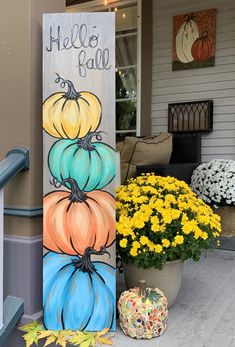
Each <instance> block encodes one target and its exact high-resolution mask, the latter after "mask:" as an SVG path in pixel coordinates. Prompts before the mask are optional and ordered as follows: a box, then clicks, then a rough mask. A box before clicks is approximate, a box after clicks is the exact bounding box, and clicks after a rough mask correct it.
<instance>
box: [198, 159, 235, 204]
mask: <svg viewBox="0 0 235 347" xmlns="http://www.w3.org/2000/svg"><path fill="white" fill-rule="evenodd" d="M191 188H192V190H193V191H194V192H195V193H196V194H198V196H199V197H200V198H201V199H202V200H204V201H205V202H207V203H209V204H212V205H214V206H215V207H216V206H219V205H222V206H224V205H233V206H235V161H234V160H224V159H215V160H212V161H210V162H209V163H205V164H201V165H200V166H198V167H197V168H196V170H194V172H193V175H192V178H191Z"/></svg>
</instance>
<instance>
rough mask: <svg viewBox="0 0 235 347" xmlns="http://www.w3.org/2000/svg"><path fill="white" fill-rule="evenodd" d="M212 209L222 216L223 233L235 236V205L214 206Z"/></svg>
mask: <svg viewBox="0 0 235 347" xmlns="http://www.w3.org/2000/svg"><path fill="white" fill-rule="evenodd" d="M212 209H213V211H214V213H216V214H218V215H219V216H220V217H221V226H222V234H223V235H225V236H230V237H231V236H235V206H220V207H219V208H214V207H212Z"/></svg>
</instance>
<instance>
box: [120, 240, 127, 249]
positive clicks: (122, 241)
mask: <svg viewBox="0 0 235 347" xmlns="http://www.w3.org/2000/svg"><path fill="white" fill-rule="evenodd" d="M119 245H120V246H121V247H122V248H126V246H127V239H126V238H124V239H122V240H120V242H119Z"/></svg>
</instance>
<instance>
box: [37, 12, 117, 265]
mask: <svg viewBox="0 0 235 347" xmlns="http://www.w3.org/2000/svg"><path fill="white" fill-rule="evenodd" d="M82 24H86V26H87V37H89V36H90V35H99V36H98V45H97V47H96V48H91V47H88V48H85V49H84V50H85V52H86V57H87V59H90V58H94V57H95V53H96V50H97V49H98V48H100V49H101V50H103V49H105V48H108V49H109V53H110V58H109V65H110V66H111V67H110V69H109V70H98V69H96V70H95V69H93V70H89V69H87V76H86V77H81V76H80V75H79V69H78V54H79V52H80V51H81V49H82V48H81V49H75V48H71V49H68V50H67V49H61V50H58V46H57V43H56V42H54V43H53V44H52V47H53V49H52V51H51V52H49V51H48V50H47V49H46V47H47V48H50V27H51V28H52V32H53V36H54V37H56V33H57V30H58V26H60V36H61V42H63V40H64V38H65V37H68V38H71V28H72V27H73V26H74V25H78V26H81V25H82ZM77 42H78V41H77ZM86 42H87V40H86ZM61 47H62V46H61ZM56 73H58V74H59V75H60V76H61V77H63V78H64V79H69V80H71V81H73V82H74V85H75V88H76V90H77V91H90V92H92V93H94V94H96V95H97V97H98V98H99V99H100V101H101V103H102V110H103V113H102V121H101V124H100V126H99V128H98V129H97V130H98V131H104V132H105V134H103V142H105V143H108V144H109V145H111V146H112V147H113V148H115V15H114V14H110V13H77V14H46V15H44V21H43V100H45V99H46V98H48V97H49V96H50V95H51V94H53V93H55V92H65V91H66V88H64V89H62V88H61V87H60V85H59V84H57V83H55V79H56ZM56 140H58V139H56V138H53V137H52V136H49V135H48V134H47V133H46V132H45V131H44V134H43V155H44V158H43V170H44V195H45V194H47V193H48V192H50V191H52V190H54V187H53V186H52V185H51V184H50V182H49V180H50V178H51V176H50V173H49V170H48V165H47V157H48V152H49V150H50V148H51V146H52V145H53V143H54V142H55V141H56ZM104 190H106V191H109V192H110V193H111V194H113V195H114V194H115V182H112V183H111V184H110V185H109V186H107V187H105V188H104ZM109 252H110V253H111V258H110V259H109V257H108V256H107V255H104V256H98V257H93V258H92V259H93V260H94V259H99V260H104V261H105V262H107V263H109V264H110V265H113V266H115V245H113V246H112V247H110V249H109Z"/></svg>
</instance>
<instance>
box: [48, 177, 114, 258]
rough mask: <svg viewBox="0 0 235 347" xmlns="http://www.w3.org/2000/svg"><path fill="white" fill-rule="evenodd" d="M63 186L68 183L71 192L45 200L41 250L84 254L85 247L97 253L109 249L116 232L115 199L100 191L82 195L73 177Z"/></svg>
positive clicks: (63, 191)
mask: <svg viewBox="0 0 235 347" xmlns="http://www.w3.org/2000/svg"><path fill="white" fill-rule="evenodd" d="M65 183H70V185H71V191H70V192H68V191H65V190H56V191H53V192H51V193H49V194H47V195H46V196H45V197H44V218H43V224H44V247H46V248H47V249H49V250H51V251H53V252H57V253H66V254H69V255H77V254H80V255H83V254H84V252H85V250H86V248H87V247H92V248H93V249H95V250H96V251H99V250H100V248H101V247H109V246H111V244H112V243H113V242H114V239H115V232H116V225H115V199H114V197H113V196H112V195H111V194H109V193H108V192H105V191H101V190H95V191H92V192H89V193H86V194H85V193H83V192H82V191H81V190H80V189H79V188H78V185H77V183H76V181H75V180H73V179H72V178H68V179H65V180H64V181H63V182H62V184H65ZM60 186H61V185H57V188H58V187H60Z"/></svg>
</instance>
